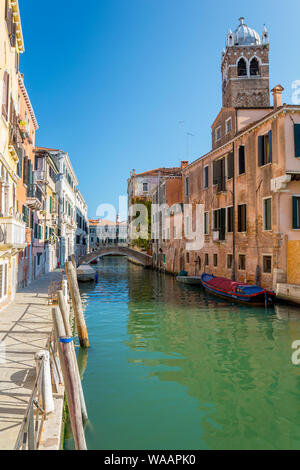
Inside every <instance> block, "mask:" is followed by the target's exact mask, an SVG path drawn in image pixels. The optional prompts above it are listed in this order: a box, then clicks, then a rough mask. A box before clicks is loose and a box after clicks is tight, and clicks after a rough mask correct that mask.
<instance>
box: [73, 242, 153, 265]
mask: <svg viewBox="0 0 300 470" xmlns="http://www.w3.org/2000/svg"><path fill="white" fill-rule="evenodd" d="M109 255H120V256H127V257H128V258H132V259H134V260H135V261H137V262H138V263H141V264H142V265H143V266H145V267H150V266H152V256H149V255H147V254H146V253H142V252H140V251H137V250H134V249H132V248H129V247H128V246H118V245H116V246H103V247H101V248H99V249H98V250H96V251H93V252H91V253H88V254H87V255H85V256H82V257H81V258H80V260H79V264H84V263H91V262H92V261H94V260H95V259H97V258H102V257H103V256H109Z"/></svg>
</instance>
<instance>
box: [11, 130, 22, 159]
mask: <svg viewBox="0 0 300 470" xmlns="http://www.w3.org/2000/svg"><path fill="white" fill-rule="evenodd" d="M20 142H21V139H20V134H19V130H18V127H17V126H15V125H11V126H10V130H9V142H8V151H9V153H10V154H11V156H12V158H13V159H14V160H15V161H16V162H17V161H19V157H18V146H19V144H20Z"/></svg>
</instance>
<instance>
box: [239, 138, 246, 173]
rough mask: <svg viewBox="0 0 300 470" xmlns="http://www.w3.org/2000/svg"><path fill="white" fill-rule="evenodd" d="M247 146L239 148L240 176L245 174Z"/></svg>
mask: <svg viewBox="0 0 300 470" xmlns="http://www.w3.org/2000/svg"><path fill="white" fill-rule="evenodd" d="M245 169H246V168H245V146H244V145H240V147H239V174H240V175H243V174H244V173H245Z"/></svg>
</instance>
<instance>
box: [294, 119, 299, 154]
mask: <svg viewBox="0 0 300 470" xmlns="http://www.w3.org/2000/svg"><path fill="white" fill-rule="evenodd" d="M294 140H295V157H296V158H300V124H294Z"/></svg>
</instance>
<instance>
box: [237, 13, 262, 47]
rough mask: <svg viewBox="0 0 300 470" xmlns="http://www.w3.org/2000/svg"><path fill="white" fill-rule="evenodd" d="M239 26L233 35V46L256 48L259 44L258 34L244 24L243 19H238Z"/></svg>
mask: <svg viewBox="0 0 300 470" xmlns="http://www.w3.org/2000/svg"><path fill="white" fill-rule="evenodd" d="M239 21H240V24H239V26H238V28H237V29H236V30H235V32H234V34H233V39H234V45H235V46H252V45H253V46H257V45H259V44H261V40H260V36H259V34H258V33H257V32H256V31H255V30H254V29H251V28H249V27H248V26H247V25H246V24H245V18H240V20H239Z"/></svg>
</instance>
